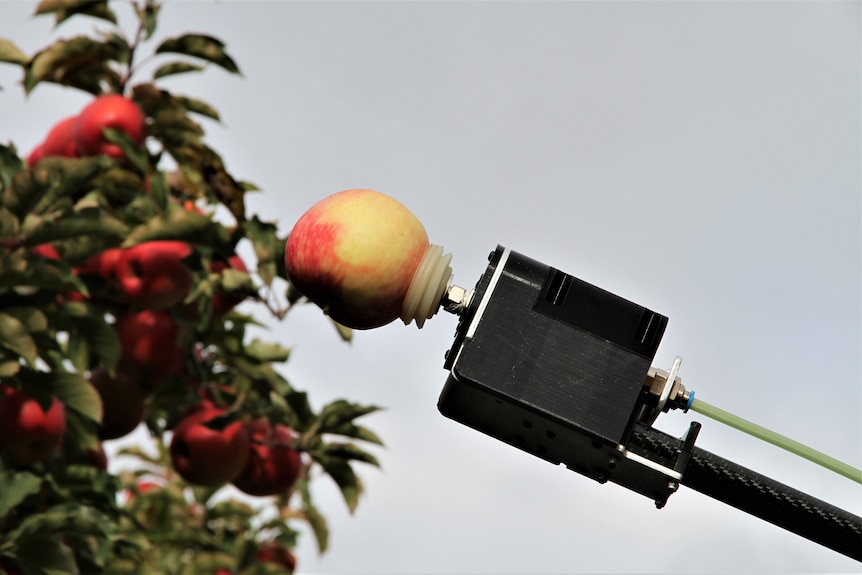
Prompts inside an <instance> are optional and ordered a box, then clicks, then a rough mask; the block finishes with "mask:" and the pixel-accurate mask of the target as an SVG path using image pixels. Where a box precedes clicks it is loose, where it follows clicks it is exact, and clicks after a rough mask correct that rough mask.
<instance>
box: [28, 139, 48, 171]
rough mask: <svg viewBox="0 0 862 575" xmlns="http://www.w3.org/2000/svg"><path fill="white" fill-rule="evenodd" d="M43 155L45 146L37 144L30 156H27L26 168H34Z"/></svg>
mask: <svg viewBox="0 0 862 575" xmlns="http://www.w3.org/2000/svg"><path fill="white" fill-rule="evenodd" d="M44 155H45V145H44V144H38V145H37V146H36V147H35V148H33V150H32V151H31V152H30V154H29V155H28V156H27V167H28V168H32V167H33V166H35V165H36V164H37V163H38V162H39V160H41V159H42V158H43V157H44Z"/></svg>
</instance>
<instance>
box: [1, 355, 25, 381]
mask: <svg viewBox="0 0 862 575" xmlns="http://www.w3.org/2000/svg"><path fill="white" fill-rule="evenodd" d="M20 370H21V362H20V361H18V360H17V359H0V377H12V376H13V375H15V374H17V373H18V372H19V371H20Z"/></svg>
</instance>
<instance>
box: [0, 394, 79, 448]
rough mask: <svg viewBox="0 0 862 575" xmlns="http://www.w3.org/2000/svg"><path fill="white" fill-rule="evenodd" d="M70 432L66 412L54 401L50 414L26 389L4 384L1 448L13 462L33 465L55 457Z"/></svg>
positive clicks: (0, 401) (0, 405) (0, 399)
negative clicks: (67, 426) (5, 450)
mask: <svg viewBox="0 0 862 575" xmlns="http://www.w3.org/2000/svg"><path fill="white" fill-rule="evenodd" d="M65 432H66V410H65V408H64V407H63V404H62V403H61V402H60V401H59V400H57V398H54V399H53V401H52V402H51V406H50V407H49V409H48V411H45V410H43V409H42V406H41V405H39V403H38V402H37V401H36V400H35V399H33V398H32V397H30V396H29V395H27V393H25V392H24V391H23V390H16V389H13V388H11V387H9V386H7V385H2V384H0V447H4V448H5V449H8V450H9V454H10V457H11V460H12V463H13V464H15V465H30V464H33V463H36V462H37V461H43V460H45V459H48V458H49V457H51V456H52V455H53V454H54V453H55V452H56V451H57V449H58V448H59V447H60V443H61V442H62V441H63V434H64V433H65Z"/></svg>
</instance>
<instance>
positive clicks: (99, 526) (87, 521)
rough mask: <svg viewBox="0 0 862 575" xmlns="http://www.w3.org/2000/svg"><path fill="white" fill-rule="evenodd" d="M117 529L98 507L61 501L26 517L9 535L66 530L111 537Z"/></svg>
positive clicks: (10, 536) (20, 537) (17, 535)
mask: <svg viewBox="0 0 862 575" xmlns="http://www.w3.org/2000/svg"><path fill="white" fill-rule="evenodd" d="M116 530H117V528H116V526H115V525H114V523H113V522H112V521H111V520H110V519H109V518H108V517H107V516H106V515H105V514H104V513H102V512H101V511H99V510H98V509H95V508H93V507H89V506H86V505H80V504H78V503H60V504H58V505H54V506H53V507H50V508H48V509H47V510H46V511H43V512H42V513H36V514H33V515H29V516H28V517H26V518H24V520H23V521H22V522H21V525H19V526H18V528H17V529H15V530H13V531H12V532H10V533H9V534H8V535H7V537H8V539H12V540H17V539H24V538H28V537H33V536H37V535H47V534H51V533H63V532H65V531H75V532H77V533H81V534H89V535H97V536H101V537H109V536H111V535H113V534H114V533H116Z"/></svg>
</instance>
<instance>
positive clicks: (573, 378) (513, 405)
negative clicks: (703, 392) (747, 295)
mask: <svg viewBox="0 0 862 575" xmlns="http://www.w3.org/2000/svg"><path fill="white" fill-rule="evenodd" d="M667 321H668V320H667V317H665V316H663V315H661V314H659V313H656V312H654V311H651V310H649V309H646V308H645V307H643V306H640V305H637V304H635V303H633V302H631V301H628V300H626V299H624V298H621V297H619V296H616V295H614V294H612V293H610V292H607V291H605V290H603V289H600V288H598V287H596V286H593V285H590V284H589V283H587V282H584V281H582V280H579V279H577V278H575V277H573V276H571V275H568V274H565V273H563V272H561V271H559V270H557V269H554V268H552V267H549V266H547V265H545V264H542V263H540V262H538V261H536V260H533V259H531V258H528V257H526V256H523V255H521V254H519V253H517V252H514V251H512V250H509V249H506V248H504V247H502V246H498V247H497V249H496V250H495V251H494V252H493V253H492V254H491V256H490V259H489V263H488V267H487V269H486V271H485V273H484V274H483V275H482V277H481V278H480V279H479V281H478V283H477V285H476V288H475V291H474V294H473V296H472V299H471V301H470V304H469V305H468V307H467V309H465V310H464V312H463V313H462V314H461V318H460V320H459V323H458V328H457V331H456V335H455V342H454V344H453V346H452V348H451V349H450V350H449V351H448V352H447V354H446V360H445V364H444V366H445V368H446V369H447V370H449V371H450V375H449V377H448V379H447V382H446V384H445V386H444V388H443V391H442V392H441V395H440V399H439V402H438V408H439V410H440V412H441V413H442V414H443V415H445V416H446V417H449V418H451V419H453V420H456V421H458V422H460V423H463V424H465V425H467V426H469V427H472V428H474V429H477V430H479V431H481V432H483V433H486V434H488V435H490V436H492V437H495V438H497V439H499V440H501V441H504V442H506V443H508V444H510V445H513V446H515V447H517V448H519V449H522V450H524V451H527V452H529V453H532V454H534V455H536V456H538V457H541V458H543V459H546V460H548V461H550V462H552V463H555V464H558V463H564V464H566V466H567V467H570V468H572V469H574V470H576V471H578V472H580V473H582V474H584V475H587V476H589V477H592V478H593V479H596V480H597V481H600V482H604V481H607V480H611V481H615V482H617V483H621V484H623V485H625V486H627V487H629V488H631V489H634V490H636V491H639V492H641V493H643V494H645V495H649V496H650V497H652V498H654V499H656V500H657V501H659V500H661V501H663V500H664V499H666V497H667V496H668V495H669V492H668V490H669V488H668V482H669V481H677V480H678V479H679V474H673V473H671V474H670V475H668V471H672V470H666V469H664V468H663V466H662V465H660V464H656V465H652V464H651V463H650V462H646V463H647V464H648V466H650V468H651V469H650V470H648V471H647V472H644V461H643V458H642V457H639V456H634V455H631V454H629V453H627V451H626V450H625V448H624V445H625V442H626V438H627V437H628V436H629V434H630V433H631V431H632V429H633V427H634V423H635V414H636V412H637V409H636V408H637V405H638V401H639V398H640V395H641V393H642V390H643V385H644V381H645V379H646V375H647V371H648V370H649V367H650V364H651V362H652V360H653V358H654V356H655V353H656V350H657V348H658V345H659V343H660V341H661V338H662V336H663V334H664V330H665V327H666V325H667ZM652 467H655V468H660V469H658V471H656V470H655V469H652ZM671 492H672V491H671Z"/></svg>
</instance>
